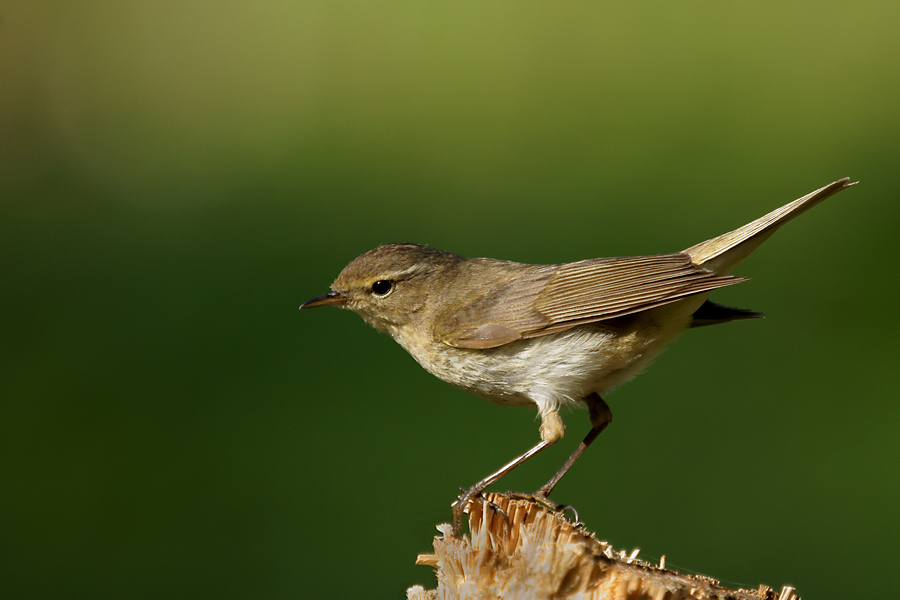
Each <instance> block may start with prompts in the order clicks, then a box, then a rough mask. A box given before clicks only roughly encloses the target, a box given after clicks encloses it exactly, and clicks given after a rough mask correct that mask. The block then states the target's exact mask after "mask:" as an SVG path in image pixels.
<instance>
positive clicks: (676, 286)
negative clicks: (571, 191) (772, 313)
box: [434, 253, 745, 348]
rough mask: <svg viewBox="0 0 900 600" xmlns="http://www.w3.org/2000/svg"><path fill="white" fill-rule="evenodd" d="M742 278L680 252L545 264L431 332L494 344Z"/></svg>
mask: <svg viewBox="0 0 900 600" xmlns="http://www.w3.org/2000/svg"><path fill="white" fill-rule="evenodd" d="M741 281H745V279H743V278H739V277H733V276H731V275H716V274H714V273H711V272H709V271H707V270H705V269H702V268H700V267H698V266H697V265H695V264H693V263H692V262H691V259H690V257H689V256H688V255H686V254H682V253H677V254H662V255H658V256H631V257H624V258H595V259H590V260H582V261H579V262H574V263H566V264H561V265H545V266H541V267H536V268H534V269H531V270H527V271H523V272H522V273H521V276H519V277H516V278H515V279H512V280H509V281H506V282H503V283H502V284H500V287H499V289H497V288H494V289H491V290H490V292H489V293H487V294H483V295H481V296H480V297H476V298H473V299H472V300H471V301H470V302H469V303H468V304H467V305H466V306H465V307H464V308H463V309H461V310H455V311H453V312H452V313H448V314H445V315H443V316H441V317H439V318H438V319H437V322H436V323H435V329H434V333H435V335H436V336H437V338H438V339H440V340H441V341H442V342H444V343H445V344H447V345H449V346H454V347H457V348H494V347H496V346H501V345H503V344H507V343H509V342H512V341H515V340H519V339H526V338H533V337H538V336H542V335H548V334H551V333H557V332H560V331H564V330H566V329H569V328H571V327H575V326H576V325H582V324H584V323H593V322H595V321H602V320H605V319H612V318H615V317H621V316H624V315H628V314H631V313H635V312H640V311H643V310H648V309H651V308H655V307H657V306H662V305H663V304H668V303H670V302H674V301H676V300H678V299H680V298H684V297H685V296H690V295H693V294H700V293H703V292H708V291H711V290H713V289H716V288H719V287H723V286H726V285H732V284H734V283H739V282H741Z"/></svg>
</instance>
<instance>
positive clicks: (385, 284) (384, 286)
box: [372, 279, 394, 297]
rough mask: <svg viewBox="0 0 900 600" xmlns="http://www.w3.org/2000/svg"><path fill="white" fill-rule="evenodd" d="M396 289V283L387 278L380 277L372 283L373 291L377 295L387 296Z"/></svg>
mask: <svg viewBox="0 0 900 600" xmlns="http://www.w3.org/2000/svg"><path fill="white" fill-rule="evenodd" d="M392 289H394V284H393V283H391V282H390V281H388V280H387V279H379V280H378V281H376V282H375V283H373V284H372V293H373V294H375V295H376V296H382V297H384V296H387V295H388V294H390V293H391V290H392Z"/></svg>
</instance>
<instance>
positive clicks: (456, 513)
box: [450, 485, 509, 537]
mask: <svg viewBox="0 0 900 600" xmlns="http://www.w3.org/2000/svg"><path fill="white" fill-rule="evenodd" d="M459 491H460V492H462V493H461V494H460V495H459V498H457V499H456V502H454V503H453V504H451V505H450V506H451V508H452V509H453V529H452V532H453V535H454V537H460V534H459V530H460V525H461V524H462V516H463V514H464V513H465V511H466V508H467V507H468V506H469V503H470V502H481V503H483V504H487V505H488V507H490V509H491V510H493V511H494V512H496V513H498V514H499V515H500V516H502V517H503V519H504V520H505V521H506V524H507V525H509V515H507V514H506V511H505V510H503V509H502V508H500V507H499V506H497V505H496V504H494V503H493V502H491V501H490V500H488V499H487V498H485V497H484V496H482V495H481V492H482V491H484V490H482V489H480V488H479V486H477V485H476V486H473V487H471V488H469V489H464V488H460V489H459Z"/></svg>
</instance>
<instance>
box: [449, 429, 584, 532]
mask: <svg viewBox="0 0 900 600" xmlns="http://www.w3.org/2000/svg"><path fill="white" fill-rule="evenodd" d="M597 433H599V432H597ZM551 444H552V442H545V441H543V440H541V441H540V442H538V443H537V444H535V445H534V447H532V448H531V449H530V450H528V451H527V452H525V453H524V454H522V455H521V456H517V457H516V458H514V459H512V460H511V461H509V462H508V463H506V464H505V465H503V466H502V467H500V468H499V469H497V470H496V471H494V472H493V473H491V474H490V475H488V476H487V477H485V478H484V479H482V480H481V481H479V482H478V483H476V484H475V485H473V486H472V487H470V488H469V489H468V490H466V491H465V492H463V494H462V495H461V496H460V497H459V499H458V500H457V501H456V502H454V503H453V534H454V535H455V536H456V537H459V525H460V522H461V521H462V515H463V510H464V509H465V508H466V506H468V504H469V501H470V500H471V499H472V498H474V497H476V496H477V495H478V494H480V493H481V492H483V491H484V490H485V489H486V488H487V487H488V486H489V485H491V484H492V483H494V482H495V481H497V480H498V479H500V478H501V477H503V476H504V475H506V474H507V473H509V472H510V471H512V470H513V469H515V468H516V467H518V466H519V465H521V464H522V463H523V462H525V461H526V460H528V459H529V458H531V457H532V456H534V455H535V454H537V453H538V452H540V451H541V450H543V449H544V448H546V447H547V446H549V445H551ZM573 462H574V461H573Z"/></svg>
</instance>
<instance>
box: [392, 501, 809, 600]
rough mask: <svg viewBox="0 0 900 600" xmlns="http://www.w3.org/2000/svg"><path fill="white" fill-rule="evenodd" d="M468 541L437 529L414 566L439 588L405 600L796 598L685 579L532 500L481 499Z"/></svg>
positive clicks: (472, 511)
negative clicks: (426, 568) (430, 571)
mask: <svg viewBox="0 0 900 600" xmlns="http://www.w3.org/2000/svg"><path fill="white" fill-rule="evenodd" d="M467 512H468V513H469V531H470V535H469V536H462V537H461V538H457V537H454V536H453V535H452V533H451V528H450V526H449V525H446V524H445V525H440V526H439V527H438V530H439V531H440V532H441V533H442V535H441V536H438V537H435V539H434V553H433V554H420V555H419V557H418V559H417V560H416V564H420V565H430V566H432V567H434V568H435V571H436V574H437V581H438V587H437V589H436V590H427V591H426V590H425V589H424V588H422V586H414V587H411V588H410V589H408V590H407V592H406V595H407V599H408V600H438V599H440V600H462V599H477V598H485V599H486V598H503V599H510V600H544V599H547V600H549V599H553V600H568V599H573V600H574V599H578V600H600V599H603V600H643V599H647V600H676V599H677V600H681V599H691V598H697V599H704V600H707V599H708V600H713V599H717V600H726V599H727V600H800V599H799V596H797V594H796V592H795V591H794V589H793V588H792V587H788V586H786V587H784V588H782V590H781V591H780V592H775V591H774V590H772V589H770V588H768V587H766V586H760V587H759V589H757V590H728V589H725V588H723V587H721V586H720V585H719V582H718V581H716V580H715V579H712V578H709V577H703V576H699V575H682V574H680V573H676V572H675V571H672V570H669V569H666V568H665V564H664V562H663V564H659V565H654V564H650V563H647V562H644V561H642V560H639V559H638V558H637V551H636V550H635V551H633V552H631V553H630V554H628V553H626V552H624V551H621V552H616V551H614V550H613V549H612V547H611V546H610V545H609V544H607V543H606V542H601V541H599V540H597V538H595V537H594V535H593V534H592V533H590V532H588V531H586V530H585V529H584V528H583V526H581V525H577V524H575V523H572V522H571V521H568V520H566V519H565V518H563V517H562V516H560V515H558V514H556V513H554V512H551V511H550V510H548V509H547V508H545V507H544V506H542V505H540V504H538V503H536V502H532V501H530V500H521V499H513V498H510V497H509V496H506V495H503V494H485V495H484V497H483V500H475V501H472V502H471V503H470V504H469V507H468V510H467Z"/></svg>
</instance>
